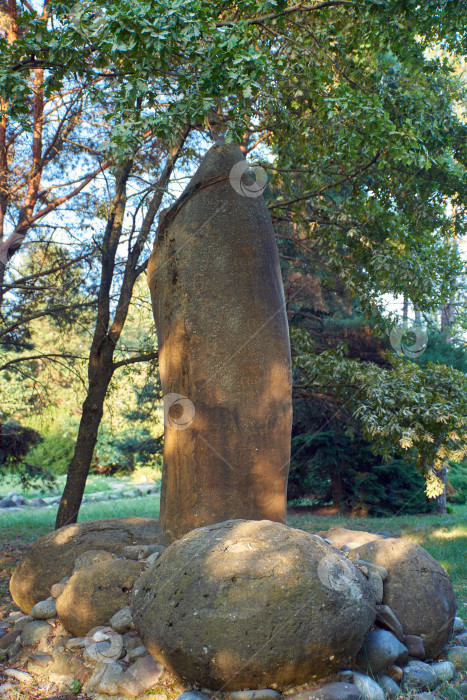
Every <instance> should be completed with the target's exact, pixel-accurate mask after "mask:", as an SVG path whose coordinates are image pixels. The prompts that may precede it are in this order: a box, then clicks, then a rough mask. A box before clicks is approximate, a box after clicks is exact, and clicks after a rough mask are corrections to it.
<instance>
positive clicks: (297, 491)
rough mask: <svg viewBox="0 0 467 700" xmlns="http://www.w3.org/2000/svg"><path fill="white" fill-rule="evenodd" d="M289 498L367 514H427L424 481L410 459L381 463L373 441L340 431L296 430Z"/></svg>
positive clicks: (293, 441) (427, 506) (430, 508)
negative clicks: (305, 431)
mask: <svg viewBox="0 0 467 700" xmlns="http://www.w3.org/2000/svg"><path fill="white" fill-rule="evenodd" d="M288 493H289V498H292V499H298V498H306V499H307V501H311V503H312V504H313V505H316V506H327V505H331V504H332V505H334V506H338V507H339V509H340V510H341V511H342V512H351V513H354V514H369V515H372V516H383V515H389V514H390V513H399V512H404V513H426V512H429V511H430V510H432V506H431V505H430V504H429V503H428V502H427V499H426V497H425V494H424V479H423V477H422V476H421V475H420V474H418V472H417V470H416V469H415V466H414V464H413V462H404V461H403V460H400V459H395V460H392V461H391V462H389V463H386V464H385V463H382V462H381V459H378V458H375V455H374V454H373V452H372V450H371V445H369V444H367V443H365V442H364V441H363V440H362V439H358V438H357V439H350V438H349V437H347V436H346V435H345V434H344V433H343V432H342V431H339V430H328V431H321V432H314V433H300V434H299V435H296V436H295V437H294V438H293V439H292V464H291V470H290V477H289V489H288Z"/></svg>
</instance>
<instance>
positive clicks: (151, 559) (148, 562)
mask: <svg viewBox="0 0 467 700" xmlns="http://www.w3.org/2000/svg"><path fill="white" fill-rule="evenodd" d="M159 557H160V552H154V553H153V554H150V555H149V557H148V558H147V559H146V566H152V564H154V562H156V561H157V560H158V559H159Z"/></svg>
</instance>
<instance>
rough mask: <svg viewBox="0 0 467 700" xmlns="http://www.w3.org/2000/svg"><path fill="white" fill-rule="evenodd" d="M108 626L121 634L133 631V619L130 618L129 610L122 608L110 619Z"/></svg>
mask: <svg viewBox="0 0 467 700" xmlns="http://www.w3.org/2000/svg"><path fill="white" fill-rule="evenodd" d="M110 625H111V627H113V628H114V630H115V631H116V632H119V633H120V634H123V633H124V632H127V631H128V630H132V629H133V630H134V629H135V626H134V624H133V618H132V616H131V610H130V608H128V607H126V608H122V609H121V610H119V611H118V612H116V613H115V615H113V617H111V618H110Z"/></svg>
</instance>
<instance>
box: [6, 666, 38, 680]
mask: <svg viewBox="0 0 467 700" xmlns="http://www.w3.org/2000/svg"><path fill="white" fill-rule="evenodd" d="M3 674H4V675H5V676H8V678H15V679H16V680H17V681H19V682H20V683H32V682H33V680H34V678H33V677H32V676H31V674H30V673H26V671H19V670H18V669H17V668H6V669H5V670H4V671H3Z"/></svg>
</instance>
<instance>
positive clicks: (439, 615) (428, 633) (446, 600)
mask: <svg viewBox="0 0 467 700" xmlns="http://www.w3.org/2000/svg"><path fill="white" fill-rule="evenodd" d="M351 556H352V558H353V557H358V558H359V559H364V560H365V561H368V562H371V563H374V564H379V565H381V566H384V567H385V569H387V571H388V577H387V579H386V580H385V582H384V596H383V603H384V604H385V605H389V607H390V608H391V609H392V610H393V612H394V613H395V615H396V617H397V619H398V620H399V622H400V623H401V625H402V628H403V630H404V633H405V635H418V636H419V637H421V638H422V640H423V643H424V646H425V652H426V655H427V657H431V658H434V657H436V656H437V655H438V654H439V653H440V651H441V650H442V648H443V647H444V645H445V644H446V642H447V641H448V639H449V637H450V636H451V632H452V626H453V622H454V616H455V612H456V601H455V597H454V591H453V588H452V583H451V579H450V578H449V576H448V574H447V573H446V571H445V570H444V569H443V567H442V566H441V564H439V563H438V562H437V561H436V559H433V557H432V556H431V554H428V552H427V551H426V550H425V549H423V547H420V546H419V545H418V544H414V543H413V542H410V541H409V540H404V539H396V538H387V539H381V540H376V541H373V542H368V543H367V544H364V545H362V546H361V547H358V548H357V549H353V550H352V553H351Z"/></svg>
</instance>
